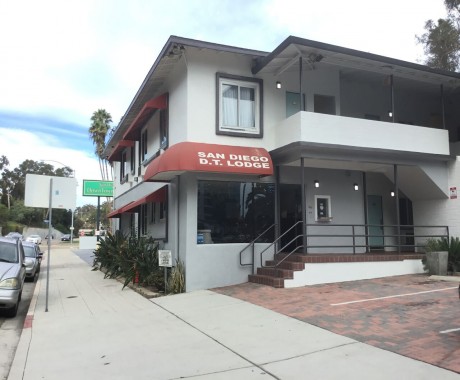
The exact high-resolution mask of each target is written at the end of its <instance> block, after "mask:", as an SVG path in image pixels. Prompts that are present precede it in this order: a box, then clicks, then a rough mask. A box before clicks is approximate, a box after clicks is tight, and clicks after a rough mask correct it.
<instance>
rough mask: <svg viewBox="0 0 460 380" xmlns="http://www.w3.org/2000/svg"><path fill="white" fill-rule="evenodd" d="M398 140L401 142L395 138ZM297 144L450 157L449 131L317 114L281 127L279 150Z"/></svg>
mask: <svg viewBox="0 0 460 380" xmlns="http://www.w3.org/2000/svg"><path fill="white" fill-rule="evenodd" d="M396 136H397V138H395V137H396ZM297 141H308V142H312V143H319V144H336V145H342V146H354V147H362V148H372V149H388V150H396V151H406V152H419V153H430V154H441V155H448V154H449V138H448V131H447V130H442V129H433V128H424V127H417V126H413V125H405V124H397V123H387V122H381V121H372V120H364V119H355V118H351V117H342V116H335V115H324V114H319V113H313V112H299V113H296V114H295V115H292V116H291V117H289V118H288V119H286V120H285V121H283V122H282V123H281V124H280V125H279V126H278V127H277V137H276V145H277V146H285V145H288V144H290V143H293V142H297ZM277 146H275V147H270V148H269V149H273V148H276V147H277Z"/></svg>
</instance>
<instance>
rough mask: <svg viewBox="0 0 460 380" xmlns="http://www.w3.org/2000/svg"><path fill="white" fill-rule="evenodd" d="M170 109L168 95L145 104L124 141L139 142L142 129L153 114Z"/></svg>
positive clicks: (126, 133)
mask: <svg viewBox="0 0 460 380" xmlns="http://www.w3.org/2000/svg"><path fill="white" fill-rule="evenodd" d="M167 107H168V94H167V93H165V94H163V95H160V96H157V97H156V98H153V99H150V100H149V101H148V102H147V103H145V104H144V107H142V109H141V110H140V112H139V113H138V114H137V116H136V118H135V119H134V121H133V122H132V123H131V125H130V126H129V128H128V129H127V131H126V132H125V134H124V135H123V140H139V132H140V128H141V127H142V126H143V125H144V124H145V123H146V122H147V120H148V119H149V118H150V116H152V114H153V113H154V112H155V111H156V110H158V109H160V110H161V109H166V108H167Z"/></svg>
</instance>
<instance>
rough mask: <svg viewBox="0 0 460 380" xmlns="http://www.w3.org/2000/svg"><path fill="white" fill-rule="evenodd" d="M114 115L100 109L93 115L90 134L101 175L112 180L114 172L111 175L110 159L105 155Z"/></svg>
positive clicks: (104, 178)
mask: <svg viewBox="0 0 460 380" xmlns="http://www.w3.org/2000/svg"><path fill="white" fill-rule="evenodd" d="M111 122H112V116H111V115H110V113H108V112H107V111H106V110H104V109H98V110H97V111H95V112H94V113H93V116H91V127H90V128H89V135H90V136H91V139H92V140H93V144H94V145H95V153H96V156H97V157H98V159H99V168H100V169H101V176H102V179H103V180H106V181H111V180H112V172H111V171H110V175H109V165H108V161H107V160H106V159H105V157H104V156H103V153H104V149H105V138H106V136H107V133H108V132H109V130H110V129H111V127H110V123H111Z"/></svg>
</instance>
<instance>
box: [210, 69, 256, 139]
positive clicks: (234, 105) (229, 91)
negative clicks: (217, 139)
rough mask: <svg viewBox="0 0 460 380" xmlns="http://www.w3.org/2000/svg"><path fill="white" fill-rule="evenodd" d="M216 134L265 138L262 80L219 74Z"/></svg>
mask: <svg viewBox="0 0 460 380" xmlns="http://www.w3.org/2000/svg"><path fill="white" fill-rule="evenodd" d="M216 82H217V97H218V106H217V130H216V133H217V134H227V135H228V134H231V135H237V136H251V137H262V80H260V79H256V78H244V77H238V76H234V75H223V74H219V73H218V74H217V81H216Z"/></svg>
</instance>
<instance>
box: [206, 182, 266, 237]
mask: <svg viewBox="0 0 460 380" xmlns="http://www.w3.org/2000/svg"><path fill="white" fill-rule="evenodd" d="M274 199H275V197H274V185H273V184H267V183H252V182H220V181H199V182H198V231H197V232H198V234H200V231H206V233H209V234H210V235H211V236H210V238H211V240H212V242H213V243H248V242H250V241H252V240H253V239H254V238H256V237H257V236H258V235H259V234H260V233H262V232H263V231H264V230H265V229H267V228H268V227H270V226H271V225H272V224H273V223H274V220H275V219H274V210H275V206H274ZM273 232H274V231H273V229H272V230H271V231H270V233H269V234H268V235H264V237H263V239H261V240H259V242H269V241H273Z"/></svg>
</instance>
